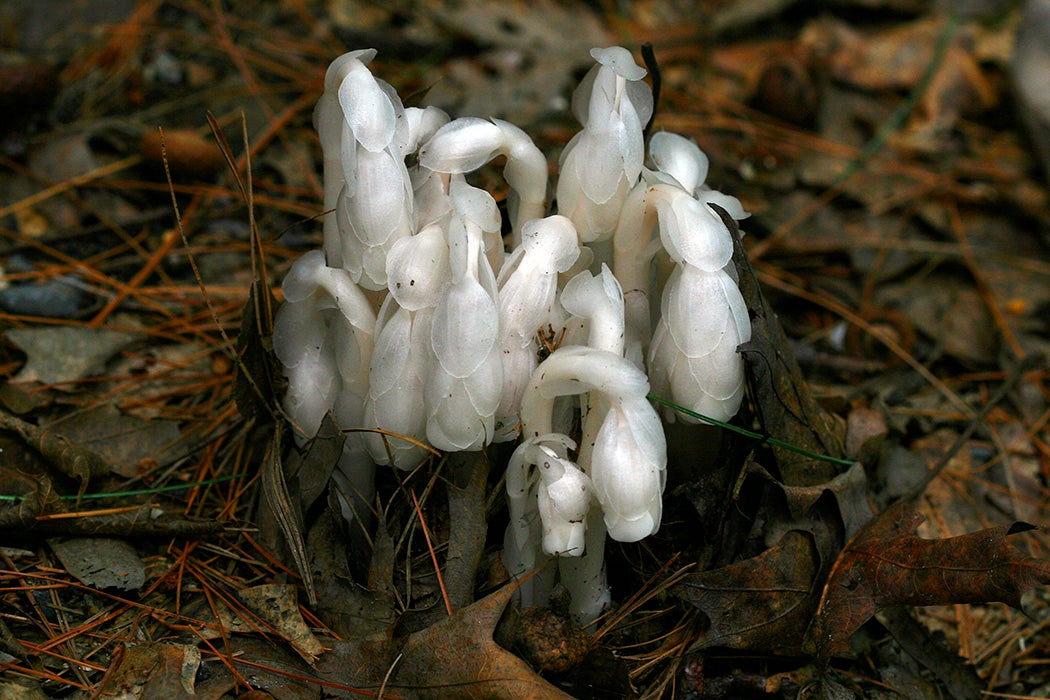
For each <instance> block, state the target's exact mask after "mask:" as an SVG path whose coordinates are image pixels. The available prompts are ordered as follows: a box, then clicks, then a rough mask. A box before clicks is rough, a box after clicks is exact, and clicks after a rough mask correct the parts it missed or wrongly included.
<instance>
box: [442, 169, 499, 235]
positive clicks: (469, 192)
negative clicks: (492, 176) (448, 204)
mask: <svg viewBox="0 0 1050 700" xmlns="http://www.w3.org/2000/svg"><path fill="white" fill-rule="evenodd" d="M449 197H451V199H452V206H453V208H454V210H455V211H456V212H457V213H459V215H460V216H462V217H463V218H465V219H467V220H468V221H470V222H472V223H473V224H475V225H476V226H478V227H479V228H481V230H483V231H493V230H495V231H498V230H499V228H500V225H501V224H502V219H501V217H500V215H499V207H498V206H497V205H496V200H495V199H493V198H492V195H491V194H489V193H488V192H486V191H485V190H483V189H481V188H479V187H474V186H472V185H469V184H467V182H466V181H465V180H462V179H456V180H453V181H452V183H451V184H450V185H449Z"/></svg>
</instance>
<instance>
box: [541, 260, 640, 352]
mask: <svg viewBox="0 0 1050 700" xmlns="http://www.w3.org/2000/svg"><path fill="white" fill-rule="evenodd" d="M561 304H562V306H563V307H565V310H566V311H568V312H569V313H570V314H572V315H573V316H576V317H578V318H581V319H585V320H586V323H585V326H586V329H587V338H586V341H583V340H582V339H581V340H580V342H579V344H581V345H583V344H586V345H587V346H588V347H592V348H596V349H598V350H605V351H607V352H611V353H615V354H617V355H622V354H623V351H624V308H623V292H622V291H621V290H620V283H619V282H617V281H616V277H614V276H613V273H612V271H611V270H610V269H609V268H608V266H607V265H605V264H604V263H603V264H602V271H601V274H599V275H597V276H595V275H592V274H591V273H590V272H588V271H586V270H584V271H583V272H581V273H579V274H578V275H576V276H575V277H573V278H572V279H571V280H569V281H568V283H566V285H565V289H563V290H562V293H561ZM638 364H639V365H640V363H638Z"/></svg>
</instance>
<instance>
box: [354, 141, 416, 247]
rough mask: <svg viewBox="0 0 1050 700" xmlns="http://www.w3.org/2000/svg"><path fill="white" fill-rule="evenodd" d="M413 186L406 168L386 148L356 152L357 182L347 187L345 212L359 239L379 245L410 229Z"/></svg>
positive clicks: (408, 231) (404, 234)
mask: <svg viewBox="0 0 1050 700" xmlns="http://www.w3.org/2000/svg"><path fill="white" fill-rule="evenodd" d="M411 211H412V189H411V183H410V182H409V179H408V170H407V169H406V168H405V164H404V162H403V161H401V160H400V159H399V158H398V157H397V156H395V155H393V154H392V153H390V152H388V151H380V152H378V153H369V152H368V151H364V152H361V153H360V154H359V158H358V163H357V186H356V187H355V188H354V189H353V190H352V191H348V195H347V216H348V217H349V218H350V220H351V222H352V223H353V226H354V229H355V230H356V231H357V232H358V236H360V238H361V240H363V241H368V242H369V243H371V244H374V245H381V244H384V243H386V242H387V241H390V243H391V244H392V243H393V241H391V240H390V238H391V237H392V236H393V237H396V238H401V237H404V236H407V235H409V234H410V233H411V229H410V224H411Z"/></svg>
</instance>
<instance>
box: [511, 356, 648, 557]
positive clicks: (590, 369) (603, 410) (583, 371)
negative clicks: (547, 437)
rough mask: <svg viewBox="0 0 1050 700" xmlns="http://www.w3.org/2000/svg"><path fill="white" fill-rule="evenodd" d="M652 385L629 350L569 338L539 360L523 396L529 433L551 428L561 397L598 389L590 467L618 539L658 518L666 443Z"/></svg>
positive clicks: (608, 522)
mask: <svg viewBox="0 0 1050 700" xmlns="http://www.w3.org/2000/svg"><path fill="white" fill-rule="evenodd" d="M648 391H649V383H648V380H647V379H646V377H645V375H644V374H643V373H642V371H641V370H639V369H638V368H637V367H636V366H634V365H633V364H631V363H630V362H629V361H628V360H626V359H624V358H623V357H621V356H619V355H616V354H614V353H611V352H607V351H604V350H596V349H594V348H588V347H582V346H565V347H561V348H559V349H557V350H555V351H554V352H553V353H551V355H550V357H548V358H547V359H546V360H544V361H543V362H541V363H540V366H539V367H537V368H536V371H535V372H534V373H533V376H532V380H531V382H530V383H529V388H528V389H527V390H526V392H525V397H524V399H523V400H522V408H521V419H522V423H523V427H524V431H523V434H524V435H525V436H526V439H527V438H529V437H535V436H538V435H542V434H545V433H548V432H550V425H551V422H552V419H551V416H552V412H553V405H554V399H555V398H556V397H558V396H570V395H576V394H583V393H587V392H596V393H598V394H599V397H598V398H599V399H600V406H596V407H594V408H593V410H595V411H597V412H598V414H597V415H600V416H602V424H601V427H600V428H599V430H598V431H597V436H596V437H595V439H594V446H593V448H592V449H591V450H590V452H591V456H590V464H589V468H590V475H591V479H592V481H593V483H594V487H595V497H596V498H597V499H598V502H599V503H600V504H601V506H602V511H603V513H604V517H605V524H606V527H608V528H609V534H610V535H611V536H612V537H613V539H620V538H624V539H625V541H634V540H636V539H640V538H641V537H645V536H646V535H648V534H651V533H652V532H655V530H656V528H658V527H659V526H660V514H661V508H662V506H661V495H662V493H663V487H664V473H665V470H666V467H667V444H666V442H665V440H664V434H663V429H662V427H661V425H660V419H659V416H658V415H657V414H656V411H655V410H654V409H653V407H652V405H650V404H649V401H648V400H647V399H646V394H647V393H648ZM585 435H586V430H585ZM586 448H587V446H586V445H584V446H582V447H581V452H583V451H584V450H585V449H586ZM581 462H582V459H581ZM643 531H644V534H639V533H641V532H643Z"/></svg>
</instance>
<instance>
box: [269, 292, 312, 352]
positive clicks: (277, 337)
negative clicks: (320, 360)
mask: <svg viewBox="0 0 1050 700" xmlns="http://www.w3.org/2000/svg"><path fill="white" fill-rule="evenodd" d="M323 345H324V327H323V326H322V325H321V320H320V315H319V314H318V313H317V309H316V305H315V304H314V303H313V302H312V301H311V300H309V299H307V300H305V301H299V302H286V303H284V304H282V305H281V306H280V308H278V309H277V313H276V314H275V316H274V324H273V351H274V354H275V355H277V359H278V360H279V361H280V362H281V364H282V365H284V366H285V367H287V368H292V367H297V366H298V365H299V364H301V363H303V362H304V361H306V362H309V361H311V360H310V359H308V358H314V357H316V356H317V355H318V354H319V353H320V352H321V348H322V346H323Z"/></svg>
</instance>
